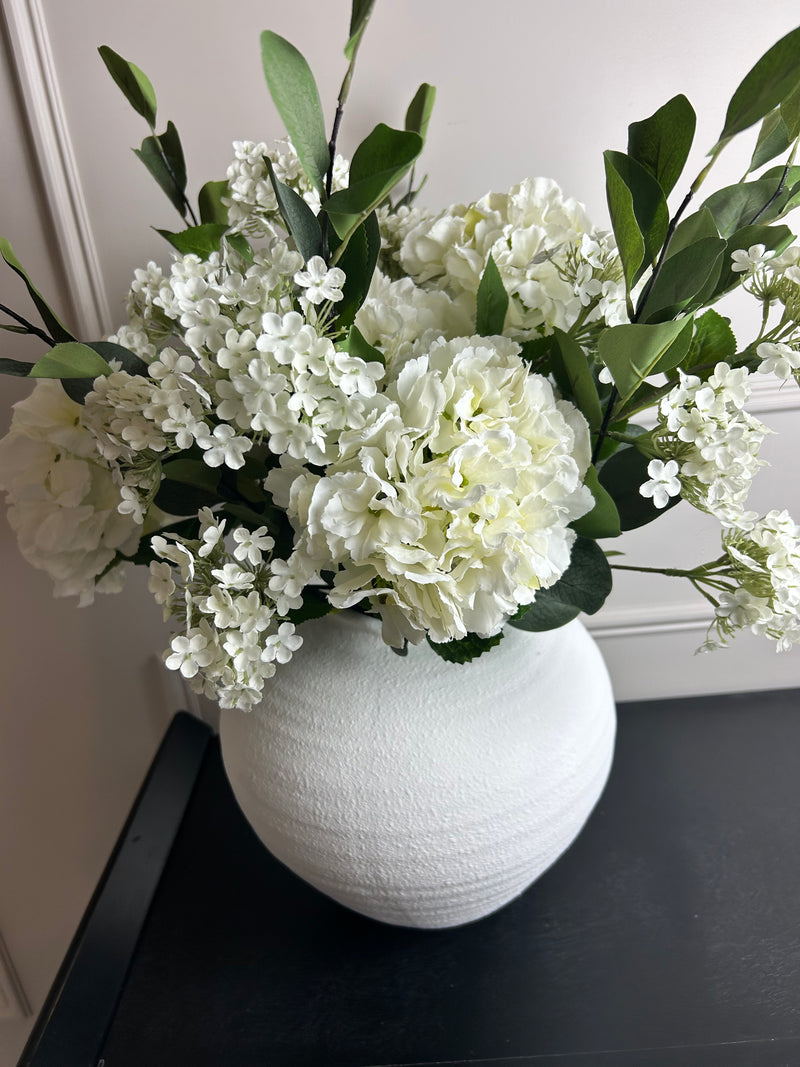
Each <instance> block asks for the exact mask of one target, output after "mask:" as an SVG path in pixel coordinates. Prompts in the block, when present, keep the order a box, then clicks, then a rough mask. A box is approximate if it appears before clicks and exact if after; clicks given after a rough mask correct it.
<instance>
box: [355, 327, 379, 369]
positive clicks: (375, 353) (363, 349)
mask: <svg viewBox="0 0 800 1067" xmlns="http://www.w3.org/2000/svg"><path fill="white" fill-rule="evenodd" d="M347 351H348V352H349V353H350V355H351V356H353V357H354V359H363V360H364V362H365V363H380V364H381V366H382V367H385V366H386V359H385V358H384V355H383V352H381V351H380V350H379V349H377V348H374V347H373V346H372V345H371V344H370V343H369V341H367V340H366V338H365V337H364V335H363V333H362V332H361V330H359V328H358V327H357V326H351V327H350V333H349V334H348V335H347Z"/></svg>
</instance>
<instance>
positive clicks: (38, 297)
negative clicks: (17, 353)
mask: <svg viewBox="0 0 800 1067" xmlns="http://www.w3.org/2000/svg"><path fill="white" fill-rule="evenodd" d="M0 255H1V256H2V257H3V259H4V260H5V261H6V263H7V264H8V265H9V267H11V269H12V270H13V271H14V273H15V274H18V275H19V276H20V278H22V280H23V282H25V286H26V288H27V290H28V293H29V294H30V298H31V300H32V301H33V302H34V304H35V305H36V310H37V311H38V312H39V314H40V315H41V317H42V322H43V323H44V325H45V329H46V330H47V332H48V333H49V334H50V336H51V337H52V339H53V340H54V341H74V340H75V338H74V337H73V336H72V334H71V333H70V332H69V330H68V329H67V327H66V326H65V325H64V323H63V322H62V321H61V319H59V317H58V316H57V315H56V313H55V312H54V311H53V310H52V309H51V308H50V305H49V304H48V303H47V301H46V300H45V298H44V297H43V296H42V294H41V293H40V292H39V290H38V289H37V288H36V287H35V286H34V284H33V282H32V281H31V280H30V278H29V277H28V275H27V273H26V271H25V268H24V267H23V266H22V264H21V263H20V261H19V260H18V259H17V257H16V255H15V253H14V249H13V248H12V247H11V242H10V241H7V240H6V238H5V237H0Z"/></svg>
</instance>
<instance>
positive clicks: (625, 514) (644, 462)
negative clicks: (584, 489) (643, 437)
mask: <svg viewBox="0 0 800 1067" xmlns="http://www.w3.org/2000/svg"><path fill="white" fill-rule="evenodd" d="M649 462H650V457H648V456H646V455H644V454H643V453H642V452H639V451H638V450H637V449H636V448H635V447H633V446H632V445H626V446H625V447H623V448H620V449H619V451H617V452H615V453H614V455H613V456H611V457H610V458H609V459H607V460H606V462H605V463H604V464H603V466H602V468H601V469H600V484H601V485H602V486H603V487H604V488H605V489H606V490H607V491H608V493H609V494H610V495H611V497H612V499H613V501H614V503H615V504H616V506H617V511H618V513H619V519H620V526H621V527H622V529H623V531H625V530H635V529H636V528H637V527H639V526H644V525H646V524H647V523H648V522H652V521H653V519H657V518H658V517H659V516H660V515H663V514H664V512H665V511H667V510H668V509H669V508H672V507H674V506H675V505H676V504H677V503H678V502H679V501H680V499H681V498H680V497H679V496H673V497H670V499H669V502H668V503H667V506H666V507H664V508H657V507H656V506H655V504H654V503H653V501H652V498H651V497H646V496H642V494H641V493H640V492H639V486H641V485H644V483H645V482H646V481H649V480H650V475H649V474H648V473H647V466H648V464H649Z"/></svg>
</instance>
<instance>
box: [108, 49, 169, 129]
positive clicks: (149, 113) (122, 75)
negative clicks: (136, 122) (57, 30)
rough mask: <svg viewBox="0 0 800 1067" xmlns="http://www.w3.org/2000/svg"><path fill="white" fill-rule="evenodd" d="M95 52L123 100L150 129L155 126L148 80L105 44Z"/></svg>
mask: <svg viewBox="0 0 800 1067" xmlns="http://www.w3.org/2000/svg"><path fill="white" fill-rule="evenodd" d="M97 51H98V52H99V53H100V58H101V59H102V60H103V62H104V63H105V65H106V69H107V70H108V73H109V74H110V75H111V77H112V78H113V79H114V81H115V82H116V83H117V85H118V86H119V88H120V89H121V90H122V92H123V94H124V96H125V99H126V100H127V101H128V103H129V104H130V105H131V107H132V108H133V109H134V111H136V112H138V113H139V114H140V115H141V116H142V118H143V119H144V120H145V122H146V123H147V124H148V126H150V128H151V129H152V128H153V127H154V126H155V124H156V108H157V105H156V94H155V91H154V89H153V86H152V85H151V84H150V79H149V78H148V77H147V75H146V74H145V73H144V72H143V71H141V70H139V68H138V67H137V66H136V65H135V64H134V63H129V62H128V60H127V59H123V58H122V56H120V55H118V54H117V53H116V52H115V51H114V50H113V49H112V48H109V47H108V45H107V44H104V45H101V46H100V47H99V48H98V49H97Z"/></svg>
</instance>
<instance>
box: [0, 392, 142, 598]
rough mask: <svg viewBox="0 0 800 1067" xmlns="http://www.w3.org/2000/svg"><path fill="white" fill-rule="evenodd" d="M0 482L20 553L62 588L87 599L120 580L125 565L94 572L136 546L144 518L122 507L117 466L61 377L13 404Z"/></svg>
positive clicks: (0, 451) (0, 452) (0, 449)
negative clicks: (97, 440)
mask: <svg viewBox="0 0 800 1067" xmlns="http://www.w3.org/2000/svg"><path fill="white" fill-rule="evenodd" d="M0 489H4V490H5V491H6V493H7V494H8V517H9V522H10V524H11V527H12V528H13V530H14V531H15V533H16V535H17V540H18V542H19V548H20V551H21V552H22V555H23V556H24V557H25V559H26V560H27V561H28V562H29V563H30V564H32V565H33V566H34V567H38V568H39V569H41V570H44V571H46V572H47V573H48V574H49V575H50V577H51V578H52V580H53V582H54V593H55V595H56V596H77V597H78V598H79V603H80V604H81V605H84V604H90V603H91V602H92V600H93V599H94V594H95V591H99V592H116V591H117V590H118V589H119V588H120V586H121V582H122V580H123V578H124V571H123V569H122V568H121V567H114V568H113V569H111V570H109V572H108V574H107V575H105V576H104V577H103V578H102V579H101V581H100V582H96V579H97V577H98V575H101V574H103V572H104V571H105V570H106V568H108V567H109V565H110V564H111V563H112V562H113V561H114V559H115V557H116V554H117V552H118V551H119V552H122V553H124V554H126V555H130V554H132V553H133V552H135V551H136V548H137V546H138V544H139V537H140V534H141V532H142V531H141V526H140V525H139V524H138V522H137V520H136V519H135V518H134V517H133V516H131V515H130V514H126V513H124V512H121V510H120V509H119V506H118V505H119V503H120V493H119V487H118V484H117V480H116V477H115V471H114V469H113V467H112V466H111V465H110V464H108V463H107V462H105V461H104V460H103V458H102V457H101V456H98V454H97V449H96V447H95V440H94V437H93V436H92V434H91V433H90V432H89V431H88V430H87V429H86V428H85V427H84V425H83V424H82V422H81V407H80V405H79V404H76V403H75V401H74V400H71V399H70V398H69V397H68V396H67V394H66V393H65V392H64V390H63V388H62V387H61V383H60V382H52V381H41V382H38V383H37V384H36V386H35V387H34V389H33V392H32V393H31V394H30V396H28V397H27V398H26V399H25V400H22V401H20V402H19V403H18V404H15V405H14V415H13V419H12V422H11V428H10V430H9V432H8V434H7V435H6V436H5V437H4V438H3V439H2V440H0Z"/></svg>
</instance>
